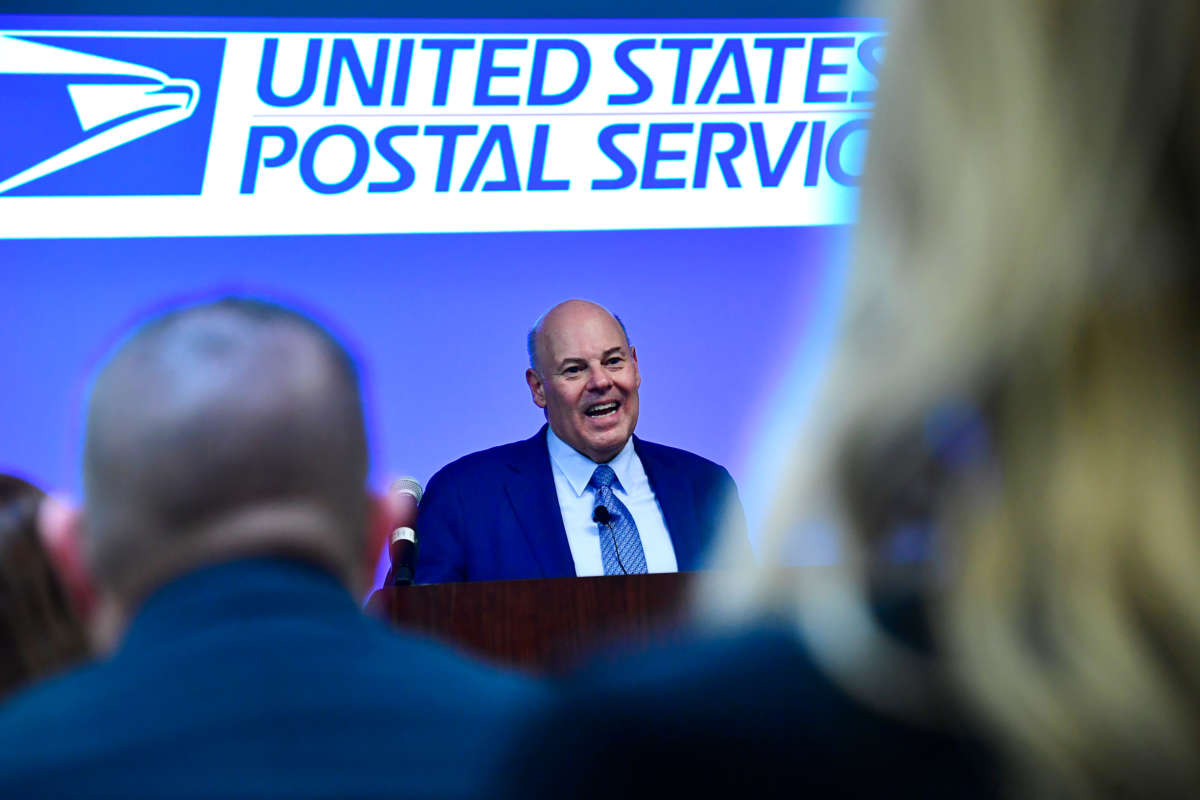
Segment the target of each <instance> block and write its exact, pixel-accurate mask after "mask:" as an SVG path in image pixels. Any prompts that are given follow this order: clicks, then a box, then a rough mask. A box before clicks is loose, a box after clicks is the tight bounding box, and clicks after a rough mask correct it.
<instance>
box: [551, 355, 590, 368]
mask: <svg viewBox="0 0 1200 800" xmlns="http://www.w3.org/2000/svg"><path fill="white" fill-rule="evenodd" d="M586 363H587V362H586V361H584V360H583V359H582V358H580V357H579V356H567V357H566V358H564V359H563V360H562V361H560V362H558V368H559V369H563V368H564V367H567V366H570V365H573V364H586Z"/></svg>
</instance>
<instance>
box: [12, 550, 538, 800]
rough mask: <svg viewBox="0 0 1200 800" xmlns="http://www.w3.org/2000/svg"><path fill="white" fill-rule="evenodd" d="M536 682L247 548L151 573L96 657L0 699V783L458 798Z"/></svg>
mask: <svg viewBox="0 0 1200 800" xmlns="http://www.w3.org/2000/svg"><path fill="white" fill-rule="evenodd" d="M543 691H544V690H543V689H542V688H541V687H540V686H539V685H536V684H533V683H531V682H527V681H525V680H524V679H521V678H518V677H516V676H513V675H510V674H506V673H502V672H498V671H495V670H492V669H489V668H486V667H484V666H482V665H479V664H476V663H474V662H471V661H468V660H466V659H464V658H462V657H460V656H457V655H455V654H453V653H451V652H450V651H449V650H447V649H446V648H443V647H441V646H438V645H435V644H433V643H430V642H427V641H424V640H421V639H418V638H416V637H415V636H406V635H401V634H397V633H396V632H394V631H392V630H390V629H388V628H386V627H385V626H383V625H382V624H381V623H378V622H376V621H374V620H371V619H368V618H367V617H366V616H364V615H363V614H362V612H361V611H360V610H359V608H358V605H357V604H356V603H355V602H354V599H353V598H352V597H351V596H350V595H349V593H347V592H346V590H345V589H344V588H342V587H341V586H340V585H339V584H338V583H337V582H336V581H335V580H334V578H333V577H332V576H331V575H329V574H328V573H326V572H324V571H322V570H320V569H318V568H316V567H312V566H308V565H306V564H303V563H301V562H291V561H283V560H278V561H277V560H250V561H241V562H233V563H230V564H225V565H221V566H216V567H211V568H207V569H203V570H200V571H197V572H194V573H191V574H189V575H186V576H184V577H182V578H180V579H178V580H176V581H174V582H173V583H171V584H169V585H167V586H165V587H163V588H162V589H160V590H159V591H158V592H156V593H155V594H154V595H152V596H151V597H150V598H149V600H148V601H147V602H146V603H145V605H144V606H143V608H142V609H141V611H140V612H139V613H138V614H137V616H136V617H135V618H134V620H133V622H132V625H131V627H130V629H129V631H128V634H127V636H126V637H125V639H124V641H123V643H122V645H121V647H120V649H119V650H118V651H117V652H116V653H115V654H114V655H113V656H112V657H111V658H110V659H108V660H106V661H102V662H99V663H96V664H93V665H90V666H86V667H84V668H82V669H79V670H77V671H75V672H72V673H68V674H66V675H64V676H62V677H60V678H57V679H53V680H51V681H49V682H46V683H43V684H41V685H39V686H37V687H35V688H33V689H32V690H30V691H28V692H26V693H25V694H23V695H18V696H16V697H14V698H12V699H11V700H9V701H8V702H7V703H6V704H5V705H4V706H3V707H2V711H0V797H14V798H15V797H38V798H45V797H86V798H90V797H114V798H117V797H119V798H132V797H197V798H201V797H203V798H216V797H220V798H233V797H286V798H304V797H339V798H341V797H460V796H466V795H472V794H474V793H475V792H476V791H477V788H478V783H479V782H480V781H481V780H482V779H483V778H484V777H485V776H486V774H487V772H488V770H489V765H490V763H491V760H492V759H493V758H494V754H495V752H496V751H497V750H498V749H499V744H500V743H501V742H504V741H505V740H506V739H507V737H508V735H509V730H510V729H511V727H512V725H513V724H514V722H515V721H516V720H517V719H518V718H520V717H521V716H523V715H524V714H526V713H528V712H530V711H532V710H534V709H535V708H536V707H538V706H539V705H540V704H541V702H542V699H543Z"/></svg>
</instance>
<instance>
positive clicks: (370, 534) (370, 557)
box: [358, 492, 398, 595]
mask: <svg viewBox="0 0 1200 800" xmlns="http://www.w3.org/2000/svg"><path fill="white" fill-rule="evenodd" d="M395 505H396V503H395V498H394V497H392V495H390V494H376V493H375V492H367V535H366V537H365V539H366V541H365V543H364V547H365V550H364V552H363V554H362V574H363V576H364V577H363V585H362V586H360V587H358V591H359V594H363V595H365V594H366V593H367V592H368V591H369V590H370V588H371V584H372V583H373V582H374V580H375V568H376V567H377V566H378V565H379V560H380V559H382V558H388V554H387V551H386V550H385V548H386V547H387V545H388V538H389V537H390V536H391V533H392V530H393V529H394V528H395V527H396V525H395V524H394V523H395V521H396V517H397V514H398V512H397V509H396V507H395Z"/></svg>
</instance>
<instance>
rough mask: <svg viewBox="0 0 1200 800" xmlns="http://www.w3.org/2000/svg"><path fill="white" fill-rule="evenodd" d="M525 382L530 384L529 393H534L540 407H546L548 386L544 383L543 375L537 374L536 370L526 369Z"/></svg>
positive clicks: (535, 400) (534, 398)
mask: <svg viewBox="0 0 1200 800" xmlns="http://www.w3.org/2000/svg"><path fill="white" fill-rule="evenodd" d="M525 382H526V383H528V384H529V393H530V394H531V395H533V402H534V405H536V406H537V407H538V408H545V407H546V386H545V384H544V383H542V376H541V375H538V374H537V371H536V370H533V369H527V370H525Z"/></svg>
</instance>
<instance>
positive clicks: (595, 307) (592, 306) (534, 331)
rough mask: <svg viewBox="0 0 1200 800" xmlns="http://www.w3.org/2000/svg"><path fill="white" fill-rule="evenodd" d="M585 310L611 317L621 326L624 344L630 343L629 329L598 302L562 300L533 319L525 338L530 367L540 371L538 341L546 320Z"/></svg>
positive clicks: (552, 320) (553, 319) (540, 338)
mask: <svg viewBox="0 0 1200 800" xmlns="http://www.w3.org/2000/svg"><path fill="white" fill-rule="evenodd" d="M587 310H591V311H595V312H602V313H604V314H607V315H608V316H610V317H612V318H613V320H614V321H615V322H616V323H617V325H619V326H620V327H621V335H622V336H624V337H625V344H626V345H629V344H630V341H629V331H628V330H626V328H625V323H624V322H623V321H622V320H621V318H620V317H618V316H617V315H616V314H614V313H612V312H611V311H609V310H608V309H607V308H605V307H604V306H602V305H600V304H599V303H593V302H592V301H591V300H564V301H563V302H561V303H559V304H558V305H556V306H554V307H553V308H551V309H550V310H549V311H546V312H545V313H543V314H542V315H541V316H540V317H538V318H537V319H536V320H535V321H534V323H533V327H532V328H530V329H529V335H528V336H527V337H526V338H525V350H526V351H527V352H528V353H529V368H530V369H532V370H537V371H540V369H539V367H538V364H539V357H540V356H539V349H538V348H539V347H541V346H542V345H541V344H540V342H541V341H542V338H543V337H542V333H543V331H544V330H545V328H546V321H547V320H548V319H549V320H551V322H554V321H555V320H558V319H561V318H562V317H563V316H564V315H565V314H569V313H570V312H572V311H587Z"/></svg>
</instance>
